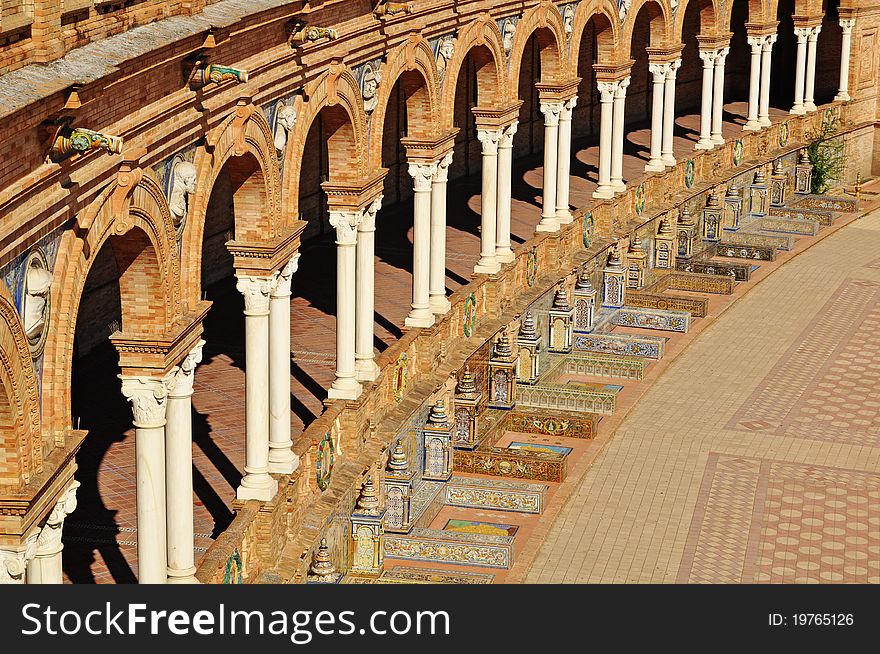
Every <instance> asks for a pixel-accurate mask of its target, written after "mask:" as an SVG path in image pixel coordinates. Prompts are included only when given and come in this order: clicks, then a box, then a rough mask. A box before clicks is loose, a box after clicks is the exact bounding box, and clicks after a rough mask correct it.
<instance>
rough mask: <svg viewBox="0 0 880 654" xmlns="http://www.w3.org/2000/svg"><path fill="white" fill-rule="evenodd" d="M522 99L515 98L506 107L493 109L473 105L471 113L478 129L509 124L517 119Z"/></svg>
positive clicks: (494, 127)
mask: <svg viewBox="0 0 880 654" xmlns="http://www.w3.org/2000/svg"><path fill="white" fill-rule="evenodd" d="M522 104H523V101H522V100H517V101H516V102H514V103H513V104H511V105H510V106H508V107H504V108H501V109H494V108H491V107H473V108H472V109H471V113H472V114H473V115H474V119H475V120H476V123H477V128H478V129H497V128H501V127H505V126H507V125H510V124H511V123H514V122H516V121H517V120H518V119H519V109H520V107H522Z"/></svg>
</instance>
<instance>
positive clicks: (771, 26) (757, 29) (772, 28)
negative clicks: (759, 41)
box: [746, 20, 779, 36]
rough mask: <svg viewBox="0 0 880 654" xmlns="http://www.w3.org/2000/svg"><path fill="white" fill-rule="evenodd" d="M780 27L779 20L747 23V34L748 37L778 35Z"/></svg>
mask: <svg viewBox="0 0 880 654" xmlns="http://www.w3.org/2000/svg"><path fill="white" fill-rule="evenodd" d="M778 27H779V21H778V20H771V21H769V22H767V23H746V34H747V35H748V36H766V35H768V34H776V33H777V28H778Z"/></svg>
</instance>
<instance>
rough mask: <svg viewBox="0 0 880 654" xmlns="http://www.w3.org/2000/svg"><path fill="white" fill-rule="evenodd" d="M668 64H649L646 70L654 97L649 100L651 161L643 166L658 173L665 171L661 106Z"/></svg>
mask: <svg viewBox="0 0 880 654" xmlns="http://www.w3.org/2000/svg"><path fill="white" fill-rule="evenodd" d="M669 68H670V64H665V63H658V64H649V65H648V70H649V71H650V72H651V74H653V76H654V79H653V82H654V96H653V98H652V99H651V159H650V160H649V161H648V163H646V164H645V170H647V171H649V172H651V171H653V172H659V171H661V170H665V169H666V164H665V163H663V152H662V149H663V104H664V99H665V98H664V95H665V94H664V88H665V86H666V75H667V74H668V73H669Z"/></svg>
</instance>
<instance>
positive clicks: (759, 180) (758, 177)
mask: <svg viewBox="0 0 880 654" xmlns="http://www.w3.org/2000/svg"><path fill="white" fill-rule="evenodd" d="M764 183H766V180H765V179H764V169H763V168H758V170H757V171H756V172H755V181H754V182H753V184H755V185H759V184H764Z"/></svg>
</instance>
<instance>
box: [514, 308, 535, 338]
mask: <svg viewBox="0 0 880 654" xmlns="http://www.w3.org/2000/svg"><path fill="white" fill-rule="evenodd" d="M519 336H520V338H526V339H535V338H537V336H538V330H537V328H536V327H535V316H534V314H533V313H532V312H531V311H527V312H526V315H525V317H524V318H523V319H522V322H521V323H520V325H519Z"/></svg>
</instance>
